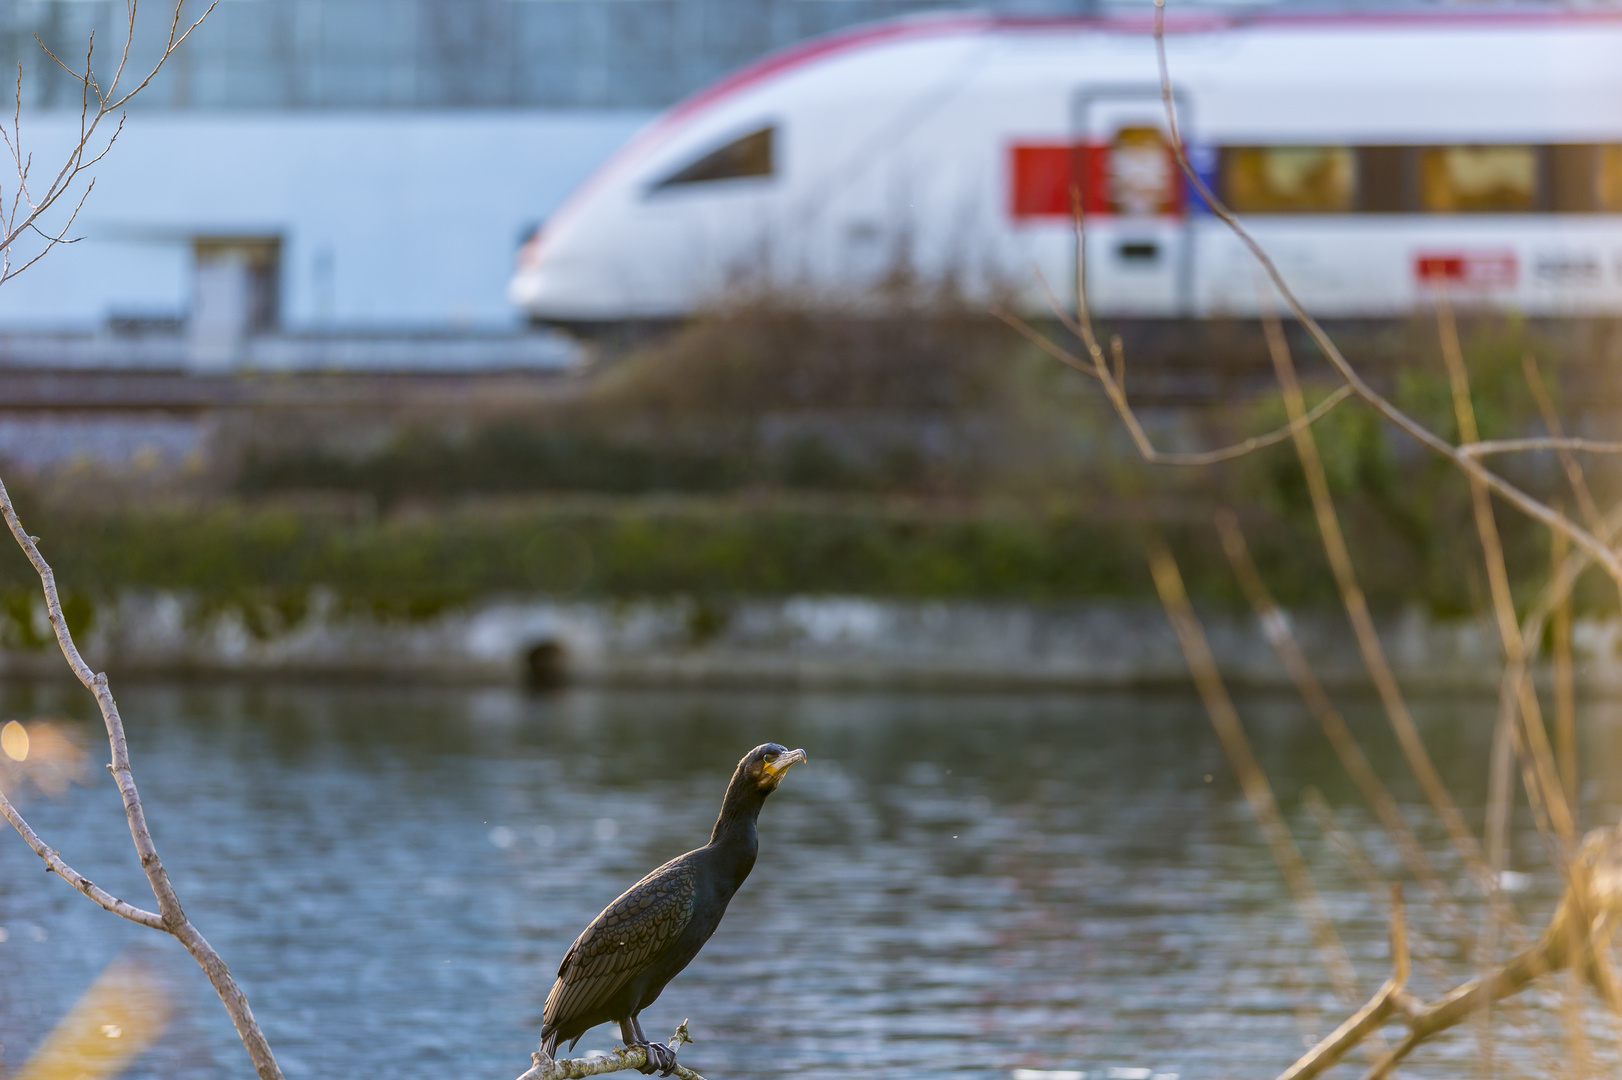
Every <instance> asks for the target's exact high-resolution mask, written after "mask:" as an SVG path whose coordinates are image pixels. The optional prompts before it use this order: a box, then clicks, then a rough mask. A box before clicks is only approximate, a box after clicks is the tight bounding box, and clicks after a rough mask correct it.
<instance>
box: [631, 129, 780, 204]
mask: <svg viewBox="0 0 1622 1080" xmlns="http://www.w3.org/2000/svg"><path fill="white" fill-rule="evenodd" d="M776 135H777V129H776V128H775V127H772V126H767V127H763V128H760V129H758V130H756V131H751V132H750V133H749V134H747V135H744V136H742V137H740V138H737V139H733V140H732V141H731V142H729V143H727V144H726V145H725V146H722V147H719V148H717V149H715V150H711V151H710V152H709V153H707V154H705V155H704V156H702V157H700V158H698V159H697V160H695V161H691V162H689V163H688V164H686V165H683V166H682V167H681V168H679V169H677V170H676V171H675V172H673V173H671V174H670V175H669V176H667V177H665V178H664V179H663V180H660V181H659V182H658V183H656V184H654V185H653V187H652V188H651V189H650V190H653V191H660V190H663V189H665V188H672V187H678V186H682V185H686V184H707V183H710V182H711V181H714V180H737V179H741V178H743V177H748V176H771V175H772V173H773V172H774V171H775V164H776V162H775V157H776V155H775V154H774V152H773V143H774V142H775V141H776Z"/></svg>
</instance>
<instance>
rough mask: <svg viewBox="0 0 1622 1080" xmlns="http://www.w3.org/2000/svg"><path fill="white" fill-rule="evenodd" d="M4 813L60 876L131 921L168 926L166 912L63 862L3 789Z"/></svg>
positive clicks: (0, 797)
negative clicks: (128, 900) (108, 887)
mask: <svg viewBox="0 0 1622 1080" xmlns="http://www.w3.org/2000/svg"><path fill="white" fill-rule="evenodd" d="M0 815H3V816H4V817H5V819H6V820H7V821H9V822H11V825H12V828H14V829H16V830H17V832H18V833H19V834H20V835H21V836H22V838H23V841H24V842H25V843H26V844H27V845H28V846H29V847H31V848H33V849H34V854H35V855H38V856H39V857H40V858H41V859H44V860H45V868H46V870H48V871H50V872H52V873H55V874H56V876H57V877H59V878H61V879H62V880H63V881H65V882H67V883H68V884H69V885H72V886H73V887H74V888H75V889H78V890H79V891H80V892H82V893H84V894H85V895H86V896H88V897H89V898H90V899H91V900H94V901H95V902H96V903H98V904H100V905H101V906H102V907H104V908H106V909H107V910H108V911H110V912H112V913H113V914H114V915H119V916H122V917H123V918H126V919H128V920H129V921H130V922H133V923H140V924H141V925H142V926H146V927H150V928H151V929H153V930H163V929H165V927H164V925H163V916H161V915H159V914H157V913H156V912H152V911H146V910H144V909H142V908H138V907H136V906H135V905H134V904H129V903H126V902H125V901H123V900H120V899H119V898H118V897H116V896H114V895H113V894H112V893H110V892H108V891H107V890H106V889H103V888H102V887H101V886H99V885H97V884H96V883H95V882H93V881H91V880H90V879H89V878H87V877H85V876H84V875H83V874H81V873H79V872H78V871H77V870H75V869H73V867H71V866H69V865H68V864H67V863H65V862H63V861H62V856H60V855H58V854H57V853H56V851H55V849H53V848H51V847H49V846H48V845H47V844H46V843H45V841H43V840H41V839H40V838H39V834H38V833H36V832H34V830H33V829H32V828H30V827H29V824H28V822H26V821H24V820H23V816H22V815H21V814H20V813H18V812H17V808H16V807H15V806H13V805H11V800H9V799H7V798H6V795H5V792H3V791H0Z"/></svg>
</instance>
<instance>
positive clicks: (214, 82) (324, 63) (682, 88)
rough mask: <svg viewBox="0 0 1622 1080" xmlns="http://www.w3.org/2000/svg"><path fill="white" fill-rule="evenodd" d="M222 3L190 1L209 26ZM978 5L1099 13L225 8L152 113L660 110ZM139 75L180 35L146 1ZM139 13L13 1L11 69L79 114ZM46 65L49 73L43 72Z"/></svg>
mask: <svg viewBox="0 0 1622 1080" xmlns="http://www.w3.org/2000/svg"><path fill="white" fill-rule="evenodd" d="M205 7H206V4H205V3H204V2H203V0H187V2H186V8H187V10H188V11H189V12H191V13H192V16H193V17H195V16H196V15H198V14H201V13H202V11H203V10H204V8H205ZM966 8H974V9H976V10H999V9H1002V10H1013V11H1020V12H1038V13H1040V12H1052V13H1062V12H1077V11H1085V10H1089V8H1090V4H1089V3H1088V0H993V2H990V3H987V2H985V0H222V2H221V3H220V4H219V6H218V7H217V8H216V9H215V10H214V13H213V14H212V15H210V16H209V18H208V20H207V22H205V23H204V24H203V26H202V27H201V28H199V29H198V31H197V33H196V35H195V36H194V37H193V39H192V40H191V41H190V42H188V43H187V46H186V47H185V48H184V49H183V50H182V51H181V52H180V53H179V54H177V56H176V57H175V59H174V60H173V61H172V62H171V64H170V66H169V68H168V69H166V70H165V71H164V72H163V73H162V74H160V76H159V78H158V80H157V81H156V82H155V83H154V84H153V87H152V88H151V90H149V91H148V92H146V93H144V94H143V95H142V96H141V98H139V99H138V102H137V105H136V107H137V108H144V109H154V108H168V109H185V108H203V109H217V108H243V109H377V108H402V109H439V108H591V109H599V108H658V107H662V106H665V105H668V104H670V103H671V102H673V101H676V100H677V99H679V98H680V97H682V96H683V95H685V94H687V93H690V92H691V91H693V90H695V89H697V88H699V87H701V86H703V85H705V84H706V83H708V82H711V81H713V80H714V79H716V78H719V77H720V76H722V75H724V74H726V73H727V72H729V71H732V70H734V69H736V68H737V67H739V66H741V65H743V64H745V63H748V62H749V61H751V60H753V59H755V58H756V57H759V56H760V55H762V54H764V53H766V52H769V51H770V50H772V49H775V48H779V47H781V46H784V45H790V44H793V43H794V42H796V41H800V40H803V39H805V38H808V37H812V36H814V35H817V34H821V33H826V32H828V31H830V30H837V29H840V28H842V27H846V26H852V25H855V24H858V23H864V22H871V21H873V20H875V19H884V18H890V17H894V16H897V15H906V14H916V13H919V12H924V11H933V10H953V9H966ZM139 10H140V12H141V23H142V25H141V27H140V28H139V29H138V30H137V33H136V42H137V48H136V50H135V55H134V56H133V57H132V60H131V63H132V67H133V66H136V65H139V64H140V63H141V62H142V61H143V60H145V61H146V62H148V63H150V61H151V59H152V55H151V54H152V53H153V50H154V49H156V48H157V47H159V46H160V45H161V43H162V41H163V38H164V31H165V26H164V25H163V23H164V22H165V20H166V19H167V15H168V11H169V10H172V8H169V7H168V4H167V3H166V2H165V0H143V2H142V4H141V7H140V9H139ZM124 18H125V16H124V2H123V0H0V60H3V61H4V63H5V65H6V66H7V70H11V71H15V70H16V66H17V62H18V61H19V60H22V61H23V62H24V79H23V105H24V107H34V108H65V107H71V106H73V105H74V104H76V95H77V87H76V86H75V85H74V83H73V82H72V81H71V79H69V78H68V77H67V76H66V75H65V73H63V72H61V71H60V70H58V69H57V68H56V66H55V65H54V64H52V63H50V62H49V61H48V60H46V59H45V58H44V57H42V56H41V54H40V53H39V51H38V48H37V47H36V46H35V45H34V40H33V39H34V35H35V34H38V35H39V38H40V40H41V41H43V42H44V43H45V44H46V45H48V46H50V47H51V48H53V49H57V50H61V53H60V54H61V55H63V56H64V57H68V56H78V55H79V54H80V53H81V52H82V50H83V48H84V42H85V40H86V38H87V37H88V35H89V33H90V32H91V31H95V34H96V39H97V41H98V42H102V43H104V45H103V54H102V57H101V60H100V62H99V63H98V64H97V65H96V66H97V69H98V70H100V71H103V72H106V71H110V69H111V67H112V65H113V63H114V62H115V61H116V55H115V51H116V48H117V46H118V44H119V43H121V42H122V41H123V36H124ZM41 60H43V61H44V62H39V61H41Z"/></svg>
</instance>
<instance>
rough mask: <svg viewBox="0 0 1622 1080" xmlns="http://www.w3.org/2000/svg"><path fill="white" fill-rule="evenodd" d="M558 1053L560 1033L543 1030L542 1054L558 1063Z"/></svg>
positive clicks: (554, 1030)
mask: <svg viewBox="0 0 1622 1080" xmlns="http://www.w3.org/2000/svg"><path fill="white" fill-rule="evenodd" d="M557 1051H558V1032H557V1030H556V1029H553V1030H552V1031H545V1030H543V1031H542V1032H541V1053H543V1054H545V1055H546V1056H547V1057H549V1058H551V1059H552V1060H554V1061H556V1060H557V1056H558V1052H557Z"/></svg>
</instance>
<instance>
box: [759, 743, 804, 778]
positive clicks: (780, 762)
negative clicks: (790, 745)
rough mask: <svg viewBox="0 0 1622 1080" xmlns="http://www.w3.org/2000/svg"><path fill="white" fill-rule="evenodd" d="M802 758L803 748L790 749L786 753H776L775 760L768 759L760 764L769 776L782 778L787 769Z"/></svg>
mask: <svg viewBox="0 0 1622 1080" xmlns="http://www.w3.org/2000/svg"><path fill="white" fill-rule="evenodd" d="M804 760H805V751H804V750H790V751H789V752H788V753H786V754H779V755H777V760H776V761H768V762H766V764H764V765H762V766H761V768H762V769H765V770H766V772H767V774H769V775H770V776H773V777H775V778H777V779H779V780H781V779H782V778H783V774H784V773H786V772H788V771H789V768H790V766H793V765H798V764H799V763H800V762H802V761H804Z"/></svg>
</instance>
